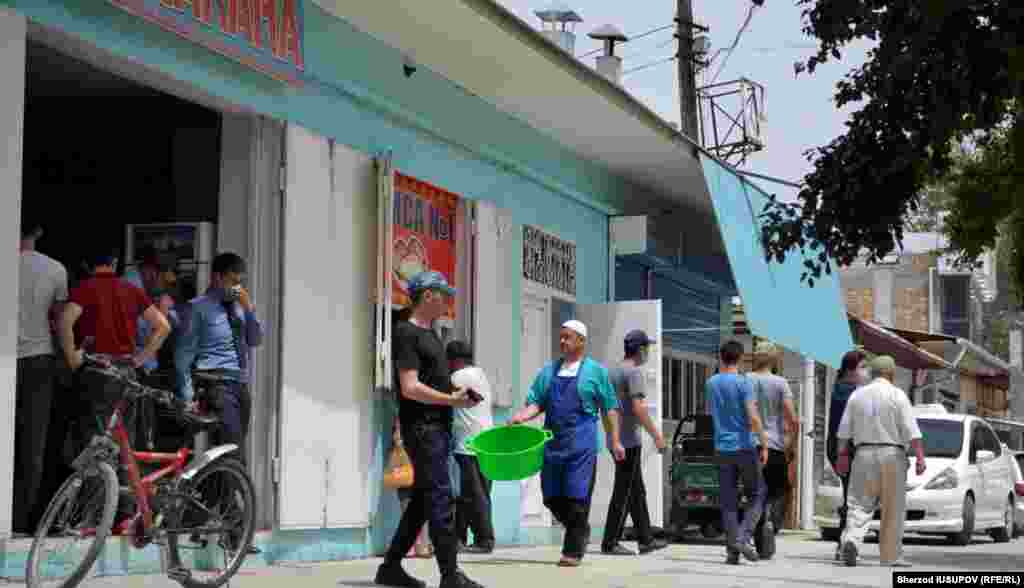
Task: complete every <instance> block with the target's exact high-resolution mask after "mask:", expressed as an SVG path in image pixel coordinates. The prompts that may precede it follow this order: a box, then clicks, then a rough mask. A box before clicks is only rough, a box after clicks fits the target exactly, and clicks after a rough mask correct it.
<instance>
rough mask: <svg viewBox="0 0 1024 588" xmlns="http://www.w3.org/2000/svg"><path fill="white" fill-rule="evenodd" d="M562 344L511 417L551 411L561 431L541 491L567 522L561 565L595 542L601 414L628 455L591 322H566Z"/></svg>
mask: <svg viewBox="0 0 1024 588" xmlns="http://www.w3.org/2000/svg"><path fill="white" fill-rule="evenodd" d="M559 345H560V350H561V352H562V357H561V358H560V359H558V360H556V361H553V362H551V363H549V364H548V365H547V366H545V367H544V369H542V370H541V371H540V373H539V374H538V375H537V378H536V379H535V380H534V381H533V385H532V386H530V394H529V396H528V397H527V399H526V406H525V407H524V408H523V409H522V410H520V411H519V412H518V413H516V415H515V416H513V417H512V419H511V420H510V421H509V423H510V424H520V423H525V422H526V421H528V420H530V419H533V418H534V417H536V416H537V415H539V414H540V413H545V418H544V426H545V427H546V428H548V429H551V432H552V433H554V434H555V438H554V439H552V440H551V442H549V443H548V444H547V445H546V446H545V447H544V469H543V470H542V471H541V474H540V479H541V491H542V492H543V494H544V506H546V507H548V509H549V510H550V511H551V513H552V514H553V515H554V516H555V518H556V519H557V520H558V522H560V523H562V524H563V525H564V526H565V542H564V544H563V546H562V559H561V561H560V562H559V565H560V566H562V567H576V566H579V565H580V561H581V560H582V559H583V554H584V553H585V552H586V548H587V544H588V543H589V542H590V524H589V523H588V520H589V518H590V499H591V497H592V495H593V493H594V478H595V477H596V475H597V418H598V415H599V414H602V413H603V415H604V424H605V429H607V431H608V436H609V437H610V441H611V445H610V447H609V449H610V450H611V451H612V454H613V455H614V457H615V461H622V460H623V458H625V455H626V450H625V449H624V448H623V447H622V442H621V441H620V440H619V413H618V408H619V402H618V399H617V397H616V395H615V390H614V389H613V388H612V384H611V381H610V380H609V379H608V370H607V369H606V368H605V367H604V366H602V365H601V364H600V363H598V362H597V361H595V360H593V359H591V358H589V357H586V345H587V327H586V326H585V325H584V324H583V323H581V322H579V321H568V322H566V323H565V324H563V325H562V330H561V332H560V333H559Z"/></svg>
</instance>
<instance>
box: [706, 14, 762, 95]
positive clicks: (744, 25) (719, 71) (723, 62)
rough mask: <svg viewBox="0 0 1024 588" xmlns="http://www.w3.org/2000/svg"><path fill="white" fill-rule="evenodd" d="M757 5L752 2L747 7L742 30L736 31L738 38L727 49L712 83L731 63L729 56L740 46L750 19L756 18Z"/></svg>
mask: <svg viewBox="0 0 1024 588" xmlns="http://www.w3.org/2000/svg"><path fill="white" fill-rule="evenodd" d="M757 7H758V5H757V4H754V3H753V2H751V4H750V8H748V9H747V18H746V19H745V20H744V21H743V26H741V27H740V30H739V31H738V32H737V33H736V38H735V39H733V41H732V45H730V46H729V48H728V49H726V53H725V58H724V59H723V60H722V65H720V66H719V67H718V71H717V72H715V77H713V78H711V83H712V84H713V83H715V81H717V80H718V76H720V75H721V74H722V71H723V70H725V65H726V64H727V63H729V57H731V56H732V54H733V52H734V51H735V50H736V47H737V46H739V44H740V38H741V37H743V33H745V32H747V27H749V26H750V21H751V20H752V19H753V18H754V10H755V9H756V8H757ZM717 55H718V53H716V54H715V56H717Z"/></svg>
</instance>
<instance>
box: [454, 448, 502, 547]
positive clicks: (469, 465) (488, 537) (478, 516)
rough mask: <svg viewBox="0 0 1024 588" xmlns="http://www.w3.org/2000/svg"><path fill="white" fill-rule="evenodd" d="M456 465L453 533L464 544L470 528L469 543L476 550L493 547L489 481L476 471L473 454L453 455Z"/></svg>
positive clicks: (475, 459) (476, 466)
mask: <svg viewBox="0 0 1024 588" xmlns="http://www.w3.org/2000/svg"><path fill="white" fill-rule="evenodd" d="M455 461H457V462H458V463H459V480H460V484H459V486H460V492H459V498H458V500H457V501H456V508H455V532H456V534H457V535H458V537H459V541H461V542H462V543H463V545H465V544H466V542H467V541H468V539H469V533H468V532H467V531H468V530H469V529H473V543H474V544H475V545H478V546H480V547H494V524H493V523H492V521H491V481H490V480H488V479H487V478H485V477H484V475H483V473H482V472H481V471H480V461H479V460H478V459H477V458H476V456H475V455H463V454H461V453H456V454H455Z"/></svg>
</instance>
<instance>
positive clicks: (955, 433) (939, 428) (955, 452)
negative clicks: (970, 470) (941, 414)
mask: <svg viewBox="0 0 1024 588" xmlns="http://www.w3.org/2000/svg"><path fill="white" fill-rule="evenodd" d="M917 426H918V428H920V429H921V436H922V437H923V438H924V454H925V455H926V456H927V457H949V458H953V459H955V458H957V457H960V452H961V451H962V450H963V446H964V423H962V422H960V421H947V420H943V419H917Z"/></svg>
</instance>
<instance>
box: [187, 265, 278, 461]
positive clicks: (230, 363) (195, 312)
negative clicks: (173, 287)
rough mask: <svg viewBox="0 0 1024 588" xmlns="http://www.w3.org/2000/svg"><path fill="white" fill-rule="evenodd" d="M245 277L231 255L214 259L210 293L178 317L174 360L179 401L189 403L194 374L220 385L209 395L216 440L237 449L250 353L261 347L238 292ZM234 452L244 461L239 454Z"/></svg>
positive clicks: (259, 329) (244, 295)
mask: <svg viewBox="0 0 1024 588" xmlns="http://www.w3.org/2000/svg"><path fill="white" fill-rule="evenodd" d="M245 272H246V266H245V260H243V259H242V258H241V257H239V256H238V255H235V254H234V253H221V254H220V255H218V256H217V257H216V258H214V260H213V266H212V268H211V278H210V282H211V286H210V289H209V290H207V292H206V294H204V295H202V296H199V297H197V298H194V299H193V300H191V301H190V302H189V303H188V304H186V305H184V306H183V307H182V309H181V312H180V313H179V317H178V318H179V328H180V334H179V335H178V344H177V347H176V349H175V356H174V367H175V371H176V372H177V391H178V394H179V396H180V397H181V398H183V399H185V400H192V399H193V396H194V394H195V392H194V390H193V386H192V371H193V370H195V371H197V372H208V373H211V374H213V375H216V376H218V378H219V379H220V380H222V381H221V384H222V385H220V386H217V388H218V389H217V390H212V391H209V392H213V393H212V394H211V400H212V401H213V404H214V409H215V410H217V411H218V412H220V416H221V418H222V420H223V421H224V424H223V426H222V427H221V429H219V431H218V436H219V439H216V440H215V441H216V442H217V444H226V443H232V444H235V445H238V447H239V448H240V449H242V448H244V447H245V438H246V436H247V435H248V433H249V417H250V414H251V412H252V397H251V396H250V395H249V384H248V382H249V361H250V357H249V350H250V349H251V348H253V347H256V346H258V345H259V344H260V343H262V342H263V326H262V325H261V324H260V321H259V319H257V318H256V307H255V306H254V305H253V303H252V300H251V299H250V297H249V292H248V291H246V289H245V288H243V287H242V279H243V277H244V276H245ZM239 453H240V457H241V458H242V459H243V461H244V459H245V455H244V450H243V451H240V452H239Z"/></svg>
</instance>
